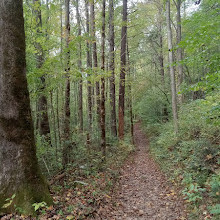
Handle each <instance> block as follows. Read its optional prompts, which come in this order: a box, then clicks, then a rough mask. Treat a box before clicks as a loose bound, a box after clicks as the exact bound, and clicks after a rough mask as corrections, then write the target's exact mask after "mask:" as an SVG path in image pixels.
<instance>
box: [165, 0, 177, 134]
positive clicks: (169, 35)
mask: <svg viewBox="0 0 220 220" xmlns="http://www.w3.org/2000/svg"><path fill="white" fill-rule="evenodd" d="M166 17H167V39H168V50H169V68H170V80H171V95H172V111H173V121H174V129H175V133H178V114H177V101H176V100H177V99H176V80H175V71H174V66H173V61H174V58H173V43H172V30H171V20H170V0H167V1H166Z"/></svg>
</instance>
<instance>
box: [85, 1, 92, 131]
mask: <svg viewBox="0 0 220 220" xmlns="http://www.w3.org/2000/svg"><path fill="white" fill-rule="evenodd" d="M85 9H86V33H87V36H88V37H89V35H90V31H89V9H88V0H85ZM86 47H87V48H86V49H87V52H86V56H87V57H86V59H87V70H88V73H87V75H88V78H89V77H90V74H89V72H90V71H91V68H92V59H91V53H90V43H89V39H87V42H86ZM87 93H88V131H89V132H91V129H92V86H91V80H90V79H88V87H87Z"/></svg>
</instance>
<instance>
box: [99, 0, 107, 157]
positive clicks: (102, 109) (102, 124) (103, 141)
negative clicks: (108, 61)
mask: <svg viewBox="0 0 220 220" xmlns="http://www.w3.org/2000/svg"><path fill="white" fill-rule="evenodd" d="M101 60H102V61H101V69H102V71H103V73H104V70H105V0H102V46H101ZM100 127H101V148H102V152H103V156H105V154H106V152H105V151H106V137H105V136H106V135H105V78H104V76H103V77H102V78H101V103H100Z"/></svg>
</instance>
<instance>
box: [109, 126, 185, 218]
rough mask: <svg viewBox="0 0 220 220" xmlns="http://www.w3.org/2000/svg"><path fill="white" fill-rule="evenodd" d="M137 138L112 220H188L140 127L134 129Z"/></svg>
mask: <svg viewBox="0 0 220 220" xmlns="http://www.w3.org/2000/svg"><path fill="white" fill-rule="evenodd" d="M134 138H135V145H136V152H135V154H134V155H131V158H130V159H129V160H128V162H127V163H126V164H125V166H124V167H123V168H122V172H121V176H120V190H118V192H117V195H116V202H117V204H118V207H117V208H116V209H115V211H113V212H112V213H111V214H112V216H111V218H110V219H111V220H112V219H116V220H119V219H125V220H136V219H144V220H177V219H179V220H180V219H181V220H183V219H187V217H186V211H185V209H186V207H185V205H184V202H183V199H182V198H181V196H180V195H178V192H175V189H174V187H173V186H172V185H171V184H170V183H169V182H168V181H167V179H166V177H165V176H164V174H163V173H162V172H161V171H160V169H159V167H158V165H157V164H156V163H155V162H154V160H153V159H152V158H151V156H150V155H149V143H148V140H147V138H146V136H145V134H144V133H143V132H142V131H141V128H140V123H138V124H136V125H135V129H134Z"/></svg>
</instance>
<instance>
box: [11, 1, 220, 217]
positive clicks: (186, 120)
mask: <svg viewBox="0 0 220 220" xmlns="http://www.w3.org/2000/svg"><path fill="white" fill-rule="evenodd" d="M219 7H220V4H219V2H218V1H217V0H201V1H195V0H167V1H165V0H148V1H147V0H146V1H132V2H130V1H129V2H127V0H123V2H122V1H118V0H116V1H114V0H109V1H105V0H102V1H99V0H98V1H94V0H88V1H87V0H85V1H80V0H74V1H73V0H65V1H64V0H32V1H31V0H24V1H23V10H24V20H25V23H24V25H25V39H26V62H27V66H26V71H27V80H28V89H29V93H30V102H31V111H32V119H33V124H34V134H35V140H36V149H37V158H38V161H39V165H40V168H41V170H42V172H43V174H44V175H45V176H46V177H47V179H48V180H50V182H52V183H53V184H54V183H55V182H56V181H60V179H61V178H62V179H63V178H66V177H68V180H69V178H70V179H71V178H72V180H73V182H72V185H71V183H70V182H68V183H67V182H64V183H63V184H64V185H63V186H62V187H67V188H68V187H69V188H70V187H73V186H74V187H75V186H76V185H78V184H85V183H84V182H83V181H85V179H90V180H91V179H94V178H97V179H100V178H103V179H104V180H103V181H104V183H103V184H104V186H102V187H101V189H100V182H96V183H94V184H95V185H94V186H93V190H94V191H95V188H96V191H97V194H98V195H99V196H100V195H101V192H102V191H103V188H104V189H105V190H106V191H108V190H110V189H112V187H113V186H114V185H115V184H116V182H117V177H118V175H119V173H118V168H119V167H120V166H121V164H123V161H124V160H125V159H126V158H127V155H129V153H130V152H132V151H133V150H134V149H135V147H134V138H133V134H134V124H135V123H137V122H138V121H141V124H142V128H143V129H144V130H145V131H146V133H147V135H148V137H149V139H150V152H151V154H152V156H153V157H154V158H155V159H156V161H157V162H158V163H159V164H160V166H161V168H162V170H164V172H165V173H167V174H168V176H169V179H170V180H171V182H172V183H173V184H174V185H176V186H177V187H180V188H181V190H182V194H183V195H184V198H185V200H186V201H187V203H188V204H189V219H209V217H207V216H210V218H211V217H212V218H213V219H218V217H219V214H220V204H219V203H220V200H219V199H220V194H219V190H220V172H219V171H220V169H219V164H220V157H219V156H220V93H219V88H220V87H219V86H220V66H219V63H220V53H219V52H220V50H219V49H220V48H219V47H220V44H219V40H220V39H219V36H220V28H219V27H220V16H219ZM103 173H104V174H103ZM70 174H71V175H70ZM70 176H71V177H70ZM54 177H55V178H54ZM56 178H57V179H56ZM76 180H77V181H78V180H80V181H78V182H77V181H76ZM85 182H86V181H85ZM59 187H60V186H59V185H56V186H54V190H57V191H59V190H61V188H59ZM96 191H95V192H96ZM78 196H80V194H79V195H78ZM12 199H13V198H12ZM87 202H88V201H87ZM38 204H39V203H38ZM40 205H42V204H40ZM40 205H39V207H38V208H37V210H38V211H39V210H40V208H41V206H40ZM35 207H36V206H35ZM42 207H43V208H44V204H43V205H42ZM82 209H83V210H84V211H82V210H81V212H82V216H84V215H85V216H86V214H85V213H86V212H89V210H87V209H86V208H82ZM85 210H86V211H85ZM90 211H91V210H90ZM61 215H62V213H61ZM85 216H84V217H85ZM205 217H207V218H205ZM79 219H80V218H79Z"/></svg>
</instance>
